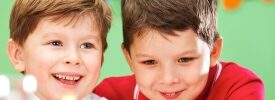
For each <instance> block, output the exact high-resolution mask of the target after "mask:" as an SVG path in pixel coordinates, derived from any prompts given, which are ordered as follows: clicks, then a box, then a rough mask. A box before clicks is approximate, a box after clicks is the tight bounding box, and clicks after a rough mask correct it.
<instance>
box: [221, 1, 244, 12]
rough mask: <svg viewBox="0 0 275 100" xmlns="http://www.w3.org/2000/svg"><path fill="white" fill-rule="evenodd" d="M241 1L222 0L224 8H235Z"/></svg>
mask: <svg viewBox="0 0 275 100" xmlns="http://www.w3.org/2000/svg"><path fill="white" fill-rule="evenodd" d="M241 3H242V0H223V6H224V8H225V10H236V9H237V8H238V7H239V6H240V5H241Z"/></svg>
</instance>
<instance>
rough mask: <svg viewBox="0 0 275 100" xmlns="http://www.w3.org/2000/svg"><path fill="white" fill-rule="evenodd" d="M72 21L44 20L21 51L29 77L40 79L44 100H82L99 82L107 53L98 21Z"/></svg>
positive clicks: (86, 19)
mask: <svg viewBox="0 0 275 100" xmlns="http://www.w3.org/2000/svg"><path fill="white" fill-rule="evenodd" d="M68 21H70V19H64V20H62V21H56V22H53V21H51V20H49V18H43V19H42V20H41V21H40V22H39V24H38V26H37V27H36V29H35V30H34V32H33V33H32V34H30V35H29V36H28V38H27V40H26V41H25V43H24V45H23V47H22V48H20V49H19V51H20V52H21V53H19V54H20V57H21V58H20V59H22V63H23V66H24V71H25V74H31V75H34V76H35V77H36V78H37V82H38V90H37V92H36V94H37V95H38V96H39V97H40V98H41V99H49V100H50V99H51V100H55V99H56V100H57V99H61V98H62V97H63V96H65V95H68V94H73V95H76V96H77V97H78V98H80V97H81V98H82V97H84V96H86V95H87V94H88V93H89V92H91V91H92V90H93V88H94V87H95V85H96V82H97V80H98V77H99V73H100V68H101V65H102V60H103V56H102V54H103V49H102V42H101V38H100V32H99V29H98V27H96V25H97V24H96V23H95V20H93V19H92V18H91V16H88V15H85V16H83V17H80V18H79V19H78V20H77V21H76V20H75V19H74V20H72V23H69V24H68ZM26 27H28V26H26Z"/></svg>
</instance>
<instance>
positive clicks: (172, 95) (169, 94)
mask: <svg viewBox="0 0 275 100" xmlns="http://www.w3.org/2000/svg"><path fill="white" fill-rule="evenodd" d="M183 91H184V90H181V91H176V92H160V94H161V95H162V96H163V97H164V98H165V99H176V98H177V97H178V96H179V95H180V94H181V93H182V92H183Z"/></svg>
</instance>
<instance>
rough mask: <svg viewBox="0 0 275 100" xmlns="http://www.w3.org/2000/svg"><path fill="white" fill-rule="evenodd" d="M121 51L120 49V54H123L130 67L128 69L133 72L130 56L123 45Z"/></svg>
mask: <svg viewBox="0 0 275 100" xmlns="http://www.w3.org/2000/svg"><path fill="white" fill-rule="evenodd" d="M121 49H122V52H123V55H124V57H125V59H126V61H127V63H128V65H129V66H130V69H131V71H132V72H133V71H134V70H133V62H132V58H131V56H130V52H128V51H127V49H126V48H125V47H124V45H123V44H121Z"/></svg>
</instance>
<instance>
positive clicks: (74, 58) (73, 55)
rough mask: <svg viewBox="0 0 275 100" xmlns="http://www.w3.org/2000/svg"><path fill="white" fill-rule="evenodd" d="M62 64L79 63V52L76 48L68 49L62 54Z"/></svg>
mask: <svg viewBox="0 0 275 100" xmlns="http://www.w3.org/2000/svg"><path fill="white" fill-rule="evenodd" d="M64 55H65V56H64V61H63V62H64V64H66V65H80V57H79V53H78V52H77V50H76V49H69V50H67V51H66V53H65V54H64Z"/></svg>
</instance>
